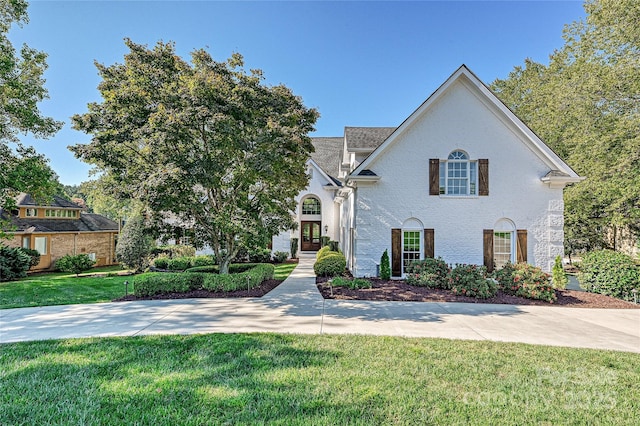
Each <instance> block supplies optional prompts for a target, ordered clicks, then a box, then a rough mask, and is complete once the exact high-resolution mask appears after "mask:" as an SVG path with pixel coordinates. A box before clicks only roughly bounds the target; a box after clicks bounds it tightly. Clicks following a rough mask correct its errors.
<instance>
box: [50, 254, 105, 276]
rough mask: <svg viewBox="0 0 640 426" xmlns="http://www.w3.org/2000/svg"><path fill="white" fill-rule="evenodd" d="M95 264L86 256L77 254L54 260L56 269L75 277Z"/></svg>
mask: <svg viewBox="0 0 640 426" xmlns="http://www.w3.org/2000/svg"><path fill="white" fill-rule="evenodd" d="M95 263H96V262H95V260H91V258H90V257H89V256H88V255H86V254H77V255H75V256H74V255H70V254H67V255H64V256H62V257H61V258H60V259H58V260H56V269H59V270H61V271H64V272H71V273H73V274H76V276H77V275H78V274H79V273H80V272H83V271H86V270H89V269H91V268H92V267H93V265H95Z"/></svg>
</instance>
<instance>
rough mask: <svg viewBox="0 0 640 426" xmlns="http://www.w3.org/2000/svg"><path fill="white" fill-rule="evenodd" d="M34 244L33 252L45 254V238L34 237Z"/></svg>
mask: <svg viewBox="0 0 640 426" xmlns="http://www.w3.org/2000/svg"><path fill="white" fill-rule="evenodd" d="M34 243H35V244H34V246H35V247H34V250H36V251H37V252H38V253H40V254H41V255H45V254H47V237H35V238H34Z"/></svg>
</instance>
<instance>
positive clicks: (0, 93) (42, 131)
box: [0, 0, 62, 233]
mask: <svg viewBox="0 0 640 426" xmlns="http://www.w3.org/2000/svg"><path fill="white" fill-rule="evenodd" d="M27 6H28V5H27V2H26V1H24V0H4V1H1V2H0V208H4V209H11V208H12V207H14V200H13V197H15V196H16V195H17V194H18V193H19V192H28V193H30V194H32V195H33V196H35V197H42V196H46V195H52V194H53V192H55V189H56V187H57V183H56V182H55V174H54V173H53V171H52V170H51V168H50V167H49V166H48V164H47V160H46V159H45V158H44V157H43V156H42V155H39V154H37V153H36V152H35V150H33V148H30V147H24V146H22V144H20V143H19V140H18V134H19V133H27V132H30V133H32V134H33V135H35V136H36V137H49V136H52V135H53V134H55V133H56V132H57V131H58V129H59V128H60V126H61V125H62V123H60V122H57V121H55V120H53V119H52V118H49V117H44V116H43V115H42V114H41V112H40V111H39V110H38V105H37V104H38V102H40V101H42V100H43V99H46V98H48V93H47V90H46V89H45V87H44V79H43V77H42V75H43V73H44V71H45V69H46V68H47V64H46V57H47V55H46V54H45V53H44V52H40V51H38V50H35V49H32V48H30V47H29V46H27V45H26V44H25V45H23V46H22V48H21V49H20V52H19V53H18V52H16V50H15V48H14V47H13V44H12V43H11V41H10V40H9V38H8V33H9V30H10V29H11V27H12V25H14V24H15V25H18V26H22V25H23V24H24V23H27V22H28V16H27ZM1 232H2V231H0V233H1Z"/></svg>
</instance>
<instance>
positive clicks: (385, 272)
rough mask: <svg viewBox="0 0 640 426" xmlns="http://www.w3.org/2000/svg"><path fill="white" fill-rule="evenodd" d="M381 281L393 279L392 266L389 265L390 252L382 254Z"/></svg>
mask: <svg viewBox="0 0 640 426" xmlns="http://www.w3.org/2000/svg"><path fill="white" fill-rule="evenodd" d="M380 279H383V280H390V279H391V266H390V264H389V252H388V251H387V250H385V251H384V253H382V257H380Z"/></svg>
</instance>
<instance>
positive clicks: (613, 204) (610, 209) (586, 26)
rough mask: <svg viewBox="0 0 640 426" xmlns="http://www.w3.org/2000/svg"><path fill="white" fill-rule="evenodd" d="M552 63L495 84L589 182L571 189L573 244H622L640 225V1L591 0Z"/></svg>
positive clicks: (530, 65)
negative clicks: (624, 232)
mask: <svg viewBox="0 0 640 426" xmlns="http://www.w3.org/2000/svg"><path fill="white" fill-rule="evenodd" d="M585 10H586V12H587V18H586V20H585V21H580V22H574V23H572V24H570V25H568V26H567V27H566V28H565V31H564V39H565V45H564V46H563V47H562V48H561V49H559V50H557V51H555V52H554V53H553V54H552V55H550V62H549V65H543V64H540V63H536V62H534V61H531V60H527V61H525V64H524V66H519V67H516V68H515V69H514V70H513V72H512V73H511V74H510V75H509V76H508V78H507V79H505V80H496V81H495V82H494V83H493V89H494V90H495V91H496V92H497V94H498V96H499V97H500V98H501V99H502V100H503V101H504V102H505V103H506V104H507V105H509V107H511V108H512V109H513V110H514V111H515V112H516V113H517V114H518V115H519V116H520V117H521V118H522V119H523V120H524V121H525V122H527V123H528V124H529V125H530V127H531V128H532V129H533V130H534V131H536V132H537V133H538V134H539V135H540V136H541V137H542V139H544V140H545V141H546V142H547V143H548V144H549V145H550V146H551V147H552V148H553V149H554V150H555V151H556V152H557V153H558V154H559V155H560V156H561V157H563V158H565V159H566V160H567V161H568V162H569V164H571V165H572V166H573V167H574V168H575V170H576V171H577V172H578V173H579V174H581V175H583V176H586V177H587V180H585V181H584V182H581V183H579V184H575V185H573V186H571V187H569V188H567V189H566V190H565V204H566V215H565V217H566V226H565V230H566V243H567V246H568V247H570V248H574V249H575V248H588V249H591V248H597V247H609V248H616V247H615V246H616V238H607V236H608V235H614V236H615V235H616V229H618V228H619V227H624V228H627V229H631V230H633V231H635V232H636V235H640V233H638V232H639V231H640V26H639V25H638V22H640V3H639V2H637V1H635V0H588V1H587V2H586V3H585Z"/></svg>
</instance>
